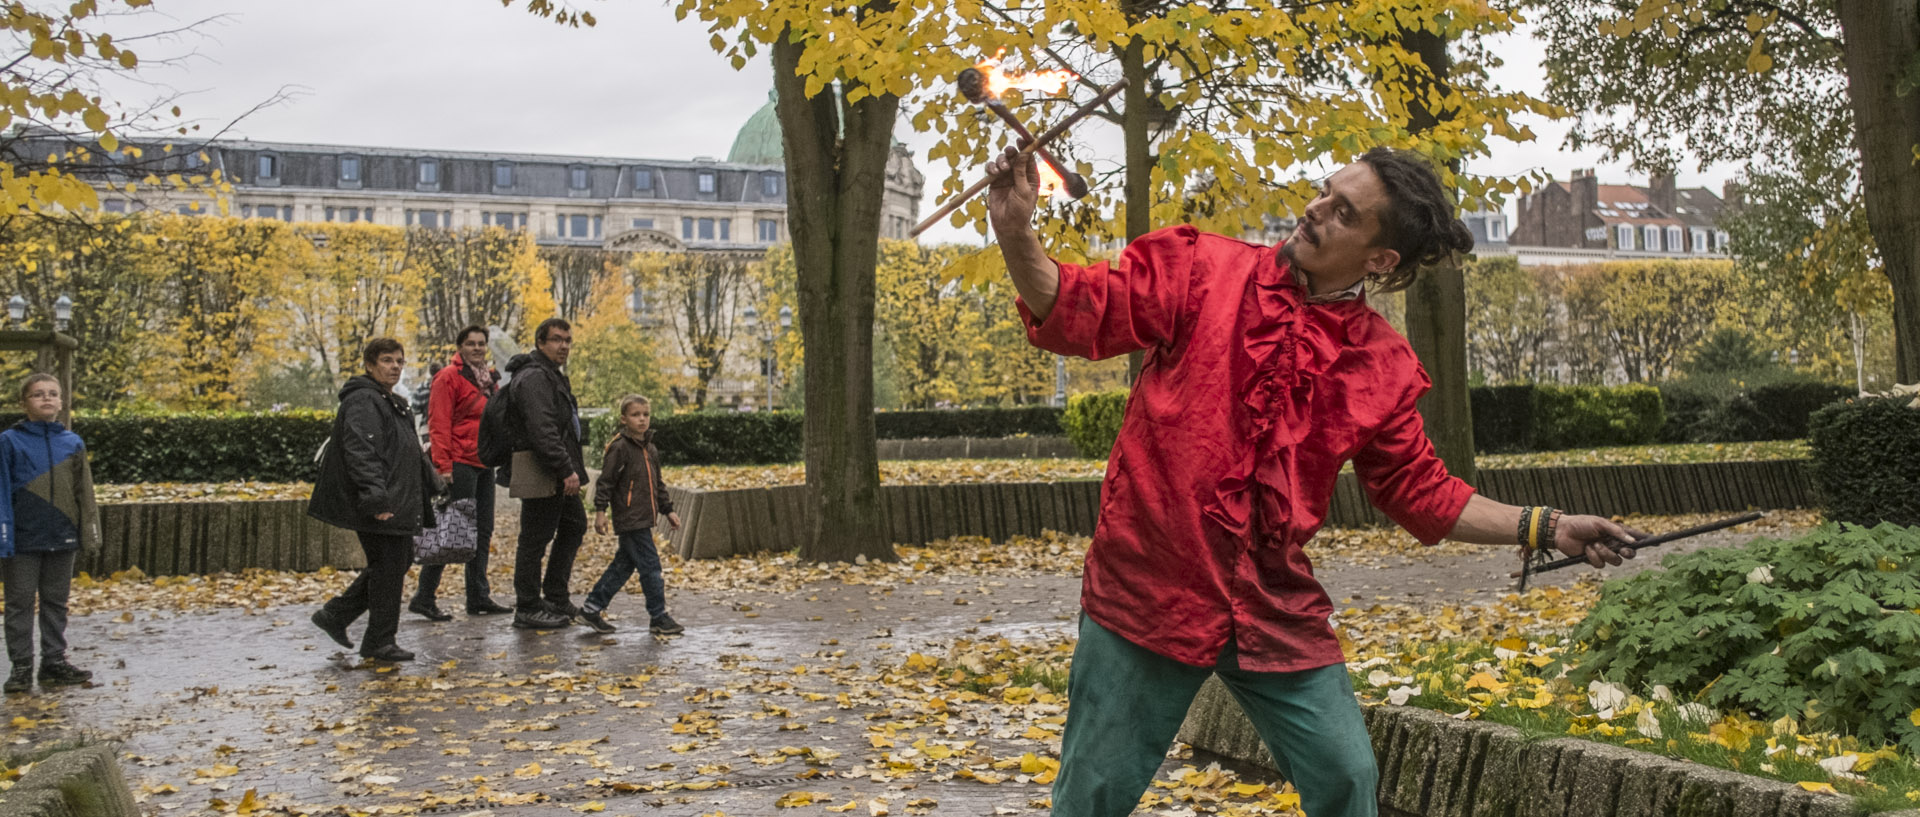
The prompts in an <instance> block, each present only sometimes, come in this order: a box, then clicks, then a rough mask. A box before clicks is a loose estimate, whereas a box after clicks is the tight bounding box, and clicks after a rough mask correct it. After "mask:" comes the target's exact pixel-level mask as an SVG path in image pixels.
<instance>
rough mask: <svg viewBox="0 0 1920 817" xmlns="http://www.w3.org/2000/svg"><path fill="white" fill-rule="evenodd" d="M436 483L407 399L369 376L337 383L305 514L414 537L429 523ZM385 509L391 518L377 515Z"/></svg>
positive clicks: (351, 527)
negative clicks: (336, 403)
mask: <svg viewBox="0 0 1920 817" xmlns="http://www.w3.org/2000/svg"><path fill="white" fill-rule="evenodd" d="M434 480H435V475H434V473H433V465H432V464H431V463H430V462H429V461H428V460H427V458H426V456H425V454H424V453H423V452H422V451H421V449H420V438H419V436H418V435H416V434H415V433H414V430H413V411H412V410H410V409H409V408H407V404H406V401H404V400H402V399H400V398H399V397H397V396H395V395H394V394H393V393H392V392H389V391H387V390H386V389H383V388H381V387H380V384H379V383H377V382H374V379H373V378H371V377H368V376H366V375H360V376H358V377H355V378H352V379H350V380H348V381H347V384H346V385H345V386H342V387H340V410H339V412H338V413H337V414H335V415H334V417H333V435H332V436H331V437H329V438H328V440H327V450H326V453H325V454H324V455H323V456H322V457H321V458H320V478H319V479H318V480H316V481H315V482H314V484H313V498H312V499H311V500H309V501H308V502H307V515H308V516H311V517H313V518H315V519H318V520H320V521H322V522H325V523H327V524H329V525H334V526H337V527H342V528H346V529H347V530H352V531H360V532H362V533H384V534H394V535H400V536H412V535H415V534H418V533H419V532H420V529H421V528H422V527H433V524H434V518H433V505H432V497H431V493H432V490H431V489H432V486H433V485H434ZM383 513H392V514H393V517H392V518H391V519H386V520H380V519H375V518H374V517H376V516H379V515H380V514H383Z"/></svg>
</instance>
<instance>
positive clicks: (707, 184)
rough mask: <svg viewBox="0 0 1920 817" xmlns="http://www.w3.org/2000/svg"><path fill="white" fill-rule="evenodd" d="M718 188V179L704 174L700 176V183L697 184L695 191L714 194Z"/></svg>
mask: <svg viewBox="0 0 1920 817" xmlns="http://www.w3.org/2000/svg"><path fill="white" fill-rule="evenodd" d="M716 187H717V185H716V179H715V178H714V174H712V173H706V172H702V173H701V174H700V177H699V180H698V182H697V183H696V186H695V189H696V190H699V191H700V192H702V193H712V192H713V191H714V189H715V188H716Z"/></svg>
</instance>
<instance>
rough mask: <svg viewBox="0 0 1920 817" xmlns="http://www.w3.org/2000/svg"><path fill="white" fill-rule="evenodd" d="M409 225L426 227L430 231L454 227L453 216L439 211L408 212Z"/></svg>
mask: <svg viewBox="0 0 1920 817" xmlns="http://www.w3.org/2000/svg"><path fill="white" fill-rule="evenodd" d="M407 224H408V225H409V226H418V227H425V228H427V229H429V230H437V229H440V228H442V227H452V226H453V214H452V213H447V212H442V211H438V210H408V211H407Z"/></svg>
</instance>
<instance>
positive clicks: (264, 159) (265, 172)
mask: <svg viewBox="0 0 1920 817" xmlns="http://www.w3.org/2000/svg"><path fill="white" fill-rule="evenodd" d="M260 178H262V179H277V178H280V157H278V156H275V155H273V154H271V153H262V154H260Z"/></svg>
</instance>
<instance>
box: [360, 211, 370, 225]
mask: <svg viewBox="0 0 1920 817" xmlns="http://www.w3.org/2000/svg"><path fill="white" fill-rule="evenodd" d="M360 220H361V221H364V222H366V223H368V224H372V223H373V208H372V207H365V208H362V209H361V210H360Z"/></svg>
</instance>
